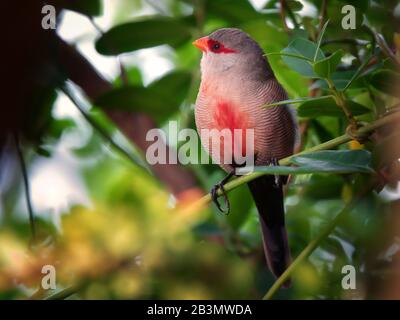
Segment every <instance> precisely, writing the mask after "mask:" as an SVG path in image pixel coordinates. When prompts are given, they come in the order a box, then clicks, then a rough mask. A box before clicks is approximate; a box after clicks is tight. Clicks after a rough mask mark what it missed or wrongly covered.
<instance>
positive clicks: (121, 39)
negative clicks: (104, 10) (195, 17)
mask: <svg viewBox="0 0 400 320" xmlns="http://www.w3.org/2000/svg"><path fill="white" fill-rule="evenodd" d="M189 38H190V32H189V25H188V24H187V23H185V20H183V19H181V20H177V19H170V18H166V17H149V18H147V19H144V20H141V21H135V22H129V23H125V24H121V25H119V26H116V27H113V28H111V29H110V30H108V31H107V32H106V33H104V34H103V35H102V36H101V37H100V38H99V39H98V40H97V41H96V49H97V50H98V51H99V52H100V53H101V54H105V55H115V54H120V53H124V52H130V51H134V50H138V49H144V48H150V47H154V46H159V45H162V44H168V45H170V46H173V47H176V46H179V45H181V44H183V43H184V42H185V41H187V40H188V39H189Z"/></svg>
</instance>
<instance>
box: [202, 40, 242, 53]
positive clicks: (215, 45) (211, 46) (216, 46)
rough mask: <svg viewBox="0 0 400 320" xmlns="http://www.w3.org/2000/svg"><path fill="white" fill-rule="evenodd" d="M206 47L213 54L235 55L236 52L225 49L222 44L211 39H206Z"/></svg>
mask: <svg viewBox="0 0 400 320" xmlns="http://www.w3.org/2000/svg"><path fill="white" fill-rule="evenodd" d="M207 45H208V50H209V51H211V52H214V53H235V52H237V51H236V50H233V49H230V48H227V47H225V46H224V45H223V44H222V43H220V42H218V41H216V40H213V39H208V41H207Z"/></svg>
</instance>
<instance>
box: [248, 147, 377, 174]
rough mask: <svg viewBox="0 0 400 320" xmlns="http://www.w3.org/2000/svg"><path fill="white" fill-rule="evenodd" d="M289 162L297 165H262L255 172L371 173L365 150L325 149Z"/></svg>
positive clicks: (297, 157)
mask: <svg viewBox="0 0 400 320" xmlns="http://www.w3.org/2000/svg"><path fill="white" fill-rule="evenodd" d="M290 162H291V163H293V164H294V165H297V167H289V166H262V167H255V168H254V170H255V171H257V172H264V173H268V174H285V175H286V174H310V173H337V174H345V173H373V172H374V169H373V168H372V166H371V153H370V152H368V151H366V150H338V151H334V150H325V151H316V152H311V153H305V154H302V155H298V156H294V157H292V158H291V159H290Z"/></svg>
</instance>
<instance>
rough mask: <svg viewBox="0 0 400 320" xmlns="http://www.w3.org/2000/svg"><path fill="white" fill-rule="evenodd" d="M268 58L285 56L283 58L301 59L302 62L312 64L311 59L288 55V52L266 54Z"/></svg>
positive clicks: (293, 54) (292, 54) (298, 55)
mask: <svg viewBox="0 0 400 320" xmlns="http://www.w3.org/2000/svg"><path fill="white" fill-rule="evenodd" d="M265 55H266V56H283V57H291V58H296V59H300V60H305V61H308V62H312V60H311V59H309V58H307V57H304V56H302V55H301V54H295V53H288V52H283V51H282V52H270V53H267V54H265Z"/></svg>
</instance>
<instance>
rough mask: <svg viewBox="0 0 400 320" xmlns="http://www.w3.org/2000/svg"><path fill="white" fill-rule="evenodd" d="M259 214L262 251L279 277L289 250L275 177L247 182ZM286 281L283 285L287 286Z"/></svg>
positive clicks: (283, 210)
mask: <svg viewBox="0 0 400 320" xmlns="http://www.w3.org/2000/svg"><path fill="white" fill-rule="evenodd" d="M248 185H249V188H250V191H251V193H252V195H253V198H254V201H255V203H256V207H257V209H258V213H259V216H260V223H261V231H262V236H263V243H264V252H265V257H266V260H267V264H268V266H269V268H270V270H271V271H272V273H273V274H274V275H275V276H276V277H279V276H280V275H281V274H282V273H283V272H284V271H285V270H286V268H287V267H288V265H289V263H290V259H291V258H290V250H289V246H288V238H287V233H286V228H285V209H284V206H283V191H282V186H277V185H276V184H275V177H274V176H271V175H264V176H261V177H259V178H257V179H255V180H252V181H250V182H249V183H248ZM289 285H290V281H288V282H287V283H286V284H285V286H286V287H287V286H289Z"/></svg>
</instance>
